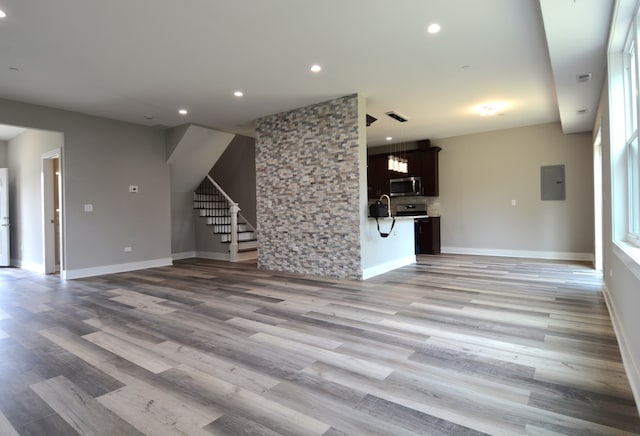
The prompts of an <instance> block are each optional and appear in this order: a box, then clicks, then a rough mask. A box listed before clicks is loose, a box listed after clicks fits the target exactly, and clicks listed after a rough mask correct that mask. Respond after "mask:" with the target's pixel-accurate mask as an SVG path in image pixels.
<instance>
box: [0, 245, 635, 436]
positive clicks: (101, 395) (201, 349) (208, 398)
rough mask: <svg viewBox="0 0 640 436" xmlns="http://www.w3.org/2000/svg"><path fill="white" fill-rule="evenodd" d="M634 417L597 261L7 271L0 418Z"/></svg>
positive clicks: (513, 421)
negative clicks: (322, 269)
mask: <svg viewBox="0 0 640 436" xmlns="http://www.w3.org/2000/svg"><path fill="white" fill-rule="evenodd" d="M76 433H78V434H97V435H103V434H104V435H110V436H118V435H133V434H149V435H169V434H187V435H211V434H214V435H245V434H252V435H274V434H288V435H360V434H375V435H382V434H384V435H404V434H427V435H439V434H447V435H476V434H502V435H514V434H541V435H554V434H573V435H586V434H602V435H617V434H640V418H639V417H638V412H637V408H636V404H635V403H634V400H633V396H632V393H631V390H630V387H629V384H628V381H627V378H626V376H625V372H624V368H623V365H622V361H621V358H620V352H619V349H618V345H617V343H616V338H615V336H614V332H613V329H612V326H611V321H610V319H609V316H608V313H607V310H606V307H605V304H604V300H603V296H602V282H601V277H600V275H599V274H598V273H597V272H595V271H593V270H592V269H590V268H589V267H588V266H586V265H582V264H576V263H566V262H550V261H535V260H522V259H507V258H491V257H471V256H448V255H442V256H419V261H418V263H417V264H416V265H412V266H408V267H404V268H401V269H399V270H396V271H394V272H391V273H387V274H384V275H382V276H379V277H375V278H372V279H370V280H367V281H364V282H357V281H346V280H334V279H326V278H318V277H312V276H301V275H292V274H284V273H275V272H268V271H260V270H257V269H256V268H255V265H254V264H229V263H223V262H215V261H208V260H201V259H191V260H186V261H179V262H176V264H175V265H174V266H173V267H166V268H155V269H150V270H145V271H136V272H130V273H123V274H113V275H107V276H101V277H96V278H90V279H83V280H71V281H66V282H65V281H60V280H59V279H57V278H56V277H52V276H41V275H38V274H32V273H29V272H25V271H21V270H16V269H0V435H14V434H20V435H48V436H49V435H73V434H76Z"/></svg>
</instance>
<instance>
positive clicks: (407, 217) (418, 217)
mask: <svg viewBox="0 0 640 436" xmlns="http://www.w3.org/2000/svg"><path fill="white" fill-rule="evenodd" d="M389 218H395V219H397V220H406V219H410V220H415V219H424V218H434V217H433V216H431V215H391V216H390V217H389V216H381V217H378V219H389ZM369 219H370V220H374V219H376V217H374V216H370V217H369Z"/></svg>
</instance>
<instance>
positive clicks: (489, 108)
mask: <svg viewBox="0 0 640 436" xmlns="http://www.w3.org/2000/svg"><path fill="white" fill-rule="evenodd" d="M495 114H496V108H495V107H494V106H493V105H491V104H487V105H485V106H482V109H480V115H482V116H483V117H490V116H491V115H495Z"/></svg>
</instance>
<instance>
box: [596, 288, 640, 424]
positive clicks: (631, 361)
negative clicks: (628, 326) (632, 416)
mask: <svg viewBox="0 0 640 436" xmlns="http://www.w3.org/2000/svg"><path fill="white" fill-rule="evenodd" d="M604 301H605V302H606V304H607V309H609V316H610V317H611V323H612V324H613V331H614V332H615V334H616V338H617V339H618V346H619V347H620V354H622V363H623V365H624V369H625V372H626V373H627V378H628V379H629V384H630V385H631V391H632V392H633V398H634V399H635V400H636V407H637V408H638V413H640V362H638V361H636V358H637V357H638V356H636V355H634V353H632V352H631V351H630V350H629V347H628V346H627V340H626V336H625V332H624V329H623V328H622V324H621V323H620V318H618V315H617V313H616V307H615V305H614V304H613V300H612V299H611V296H610V295H609V289H608V288H607V286H606V284H605V287H604Z"/></svg>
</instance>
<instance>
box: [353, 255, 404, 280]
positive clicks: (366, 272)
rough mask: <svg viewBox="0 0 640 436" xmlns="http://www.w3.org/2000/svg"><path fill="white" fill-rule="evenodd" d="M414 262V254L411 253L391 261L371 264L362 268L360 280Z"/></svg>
mask: <svg viewBox="0 0 640 436" xmlns="http://www.w3.org/2000/svg"><path fill="white" fill-rule="evenodd" d="M414 263H416V256H415V254H414V255H411V256H407V257H403V258H401V259H396V260H392V261H391V262H385V263H382V264H380V265H376V266H372V267H371V268H365V269H363V270H362V280H367V279H370V278H371V277H375V276H379V275H380V274H384V273H386V272H389V271H392V270H394V269H397V268H401V267H403V266H407V265H411V264H414Z"/></svg>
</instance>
